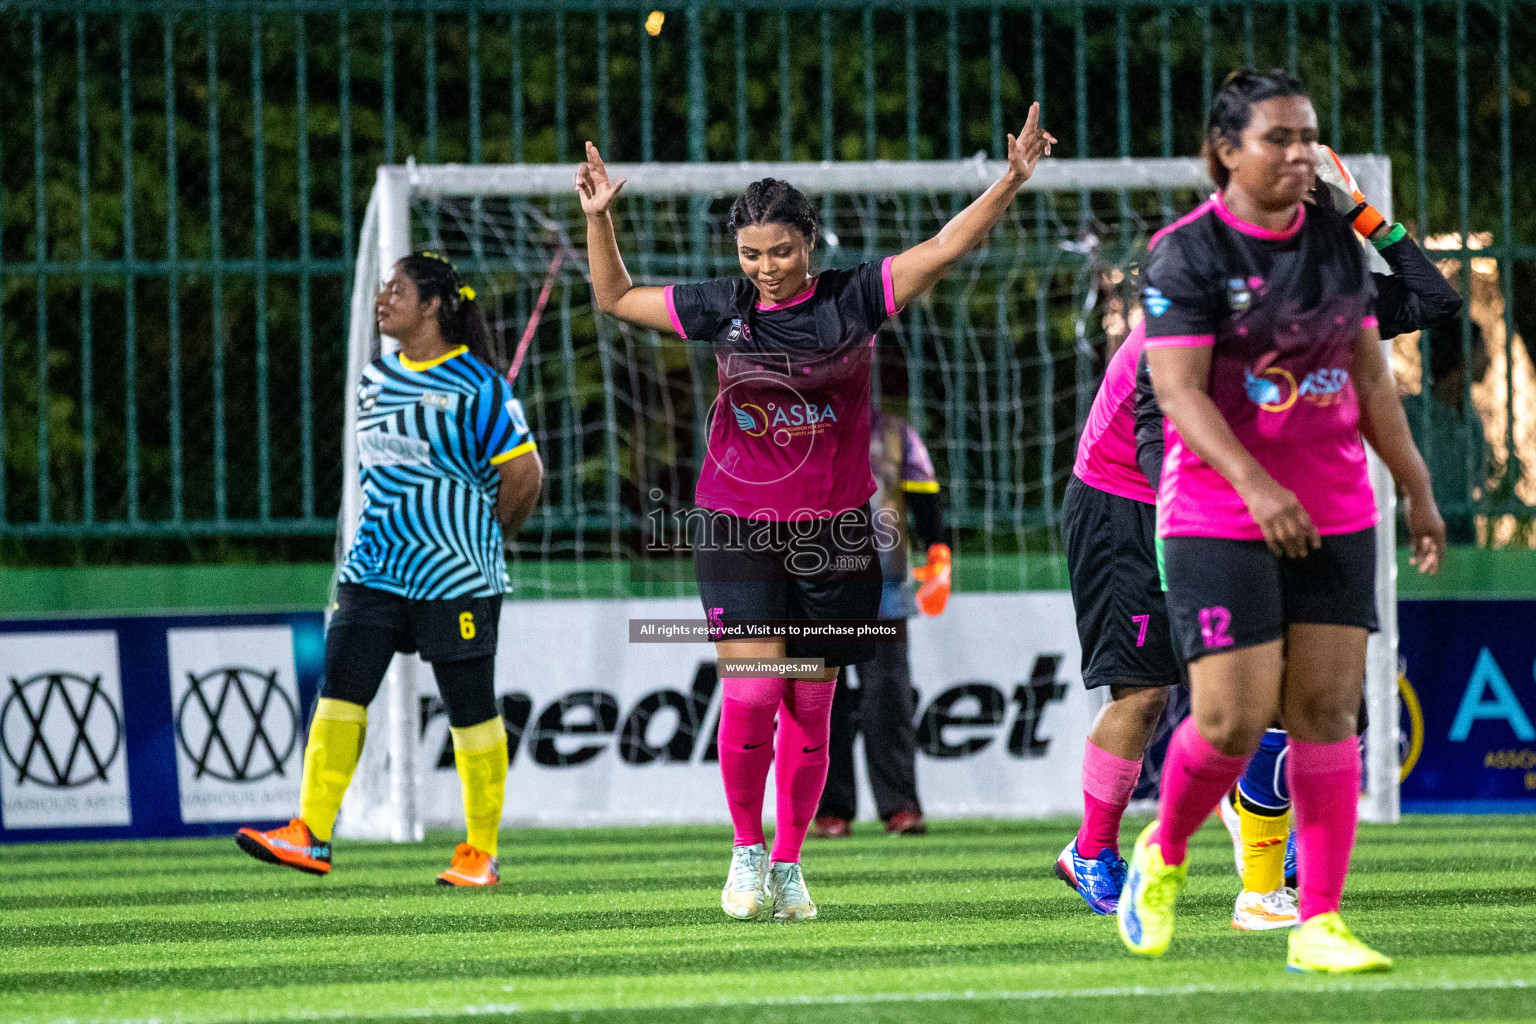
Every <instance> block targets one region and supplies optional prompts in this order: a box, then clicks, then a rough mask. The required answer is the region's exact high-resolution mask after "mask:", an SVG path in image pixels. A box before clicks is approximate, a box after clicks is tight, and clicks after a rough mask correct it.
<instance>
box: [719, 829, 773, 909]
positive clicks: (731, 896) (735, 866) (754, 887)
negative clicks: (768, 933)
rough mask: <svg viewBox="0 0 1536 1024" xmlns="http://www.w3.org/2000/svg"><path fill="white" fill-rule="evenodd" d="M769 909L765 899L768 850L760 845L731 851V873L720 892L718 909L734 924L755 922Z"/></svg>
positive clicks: (767, 901)
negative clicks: (734, 922) (733, 921)
mask: <svg viewBox="0 0 1536 1024" xmlns="http://www.w3.org/2000/svg"><path fill="white" fill-rule="evenodd" d="M772 907H773V903H772V902H771V901H770V899H769V897H768V848H767V847H766V846H764V845H763V844H762V843H753V844H752V845H751V846H738V847H736V848H735V849H733V850H731V871H730V874H728V875H726V877H725V888H724V889H721V890H720V909H721V910H723V911H725V912H726V914H727V916H730V917H734V918H735V919H736V920H738V921H755V920H757V919H758V918H760V917H762V916H763V915H764V914H766V913H767V912H768V911H769V910H770V909H771V908H772Z"/></svg>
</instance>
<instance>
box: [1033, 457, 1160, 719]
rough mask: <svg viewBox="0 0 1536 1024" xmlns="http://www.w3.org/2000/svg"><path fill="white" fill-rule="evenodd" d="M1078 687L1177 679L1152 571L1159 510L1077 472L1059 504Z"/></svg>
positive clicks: (1158, 584) (1155, 562)
mask: <svg viewBox="0 0 1536 1024" xmlns="http://www.w3.org/2000/svg"><path fill="white" fill-rule="evenodd" d="M1061 535H1062V539H1063V540H1065V541H1066V545H1067V576H1068V579H1069V581H1070V582H1071V585H1072V606H1073V608H1074V609H1075V610H1076V612H1077V638H1078V641H1079V642H1080V643H1081V644H1082V648H1083V685H1084V686H1086V687H1088V688H1089V689H1092V688H1094V687H1096V686H1110V685H1115V686H1172V685H1173V684H1174V683H1177V682H1178V681H1179V679H1180V675H1179V664H1178V661H1177V659H1175V658H1174V656H1173V642H1172V637H1171V636H1170V634H1169V632H1168V611H1167V605H1166V603H1165V602H1164V599H1163V588H1162V583H1161V581H1160V580H1159V579H1158V575H1157V508H1156V506H1154V505H1149V504H1147V503H1146V502H1143V501H1135V500H1133V499H1131V498H1122V497H1120V496H1119V495H1117V494H1109V493H1108V492H1106V491H1101V490H1099V489H1098V488H1097V487H1090V486H1089V485H1088V484H1085V483H1083V482H1082V481H1081V480H1079V479H1078V478H1077V477H1075V476H1074V477H1072V479H1070V480H1069V481H1067V493H1066V497H1065V499H1064V500H1063V501H1062V504H1061Z"/></svg>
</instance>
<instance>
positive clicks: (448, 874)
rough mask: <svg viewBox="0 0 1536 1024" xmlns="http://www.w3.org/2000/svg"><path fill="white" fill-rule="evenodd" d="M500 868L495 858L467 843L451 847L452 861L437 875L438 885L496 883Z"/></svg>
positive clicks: (498, 881)
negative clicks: (446, 868)
mask: <svg viewBox="0 0 1536 1024" xmlns="http://www.w3.org/2000/svg"><path fill="white" fill-rule="evenodd" d="M500 882H501V869H500V867H499V866H498V865H497V863H496V858H495V857H492V856H491V855H490V854H488V853H486V852H485V851H484V850H482V849H480V848H479V847H478V846H470V845H469V844H468V843H460V844H459V845H458V846H455V847H454V848H453V863H452V864H449V865H448V870H447V871H444V872H443V873H442V874H440V875H438V876H437V884H438V885H497V884H499V883H500Z"/></svg>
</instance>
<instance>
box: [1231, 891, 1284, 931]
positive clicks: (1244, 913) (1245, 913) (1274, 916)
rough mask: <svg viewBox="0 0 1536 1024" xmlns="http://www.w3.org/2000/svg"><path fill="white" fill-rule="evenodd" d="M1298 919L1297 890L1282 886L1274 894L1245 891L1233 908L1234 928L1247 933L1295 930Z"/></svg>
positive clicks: (1240, 894)
mask: <svg viewBox="0 0 1536 1024" xmlns="http://www.w3.org/2000/svg"><path fill="white" fill-rule="evenodd" d="M1296 919H1297V899H1296V890H1295V889H1291V888H1288V887H1286V886H1281V887H1280V888H1279V889H1276V890H1275V891H1274V892H1254V891H1253V890H1251V889H1244V890H1243V891H1242V892H1241V893H1239V894H1238V897H1237V902H1236V903H1235V904H1233V906H1232V927H1233V928H1237V929H1239V930H1240V931H1245V932H1267V931H1270V930H1271V929H1274V928H1294V927H1295V926H1296Z"/></svg>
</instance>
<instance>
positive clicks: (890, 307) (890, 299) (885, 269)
mask: <svg viewBox="0 0 1536 1024" xmlns="http://www.w3.org/2000/svg"><path fill="white" fill-rule="evenodd" d="M895 258H896V257H894V256H887V257H886V258H885V259H884V260H882V261H881V262H880V283H881V284H882V285H884V286H885V315H886V316H887V317H892V316H895V315H896V283H895V282H894V281H892V280H891V260H893V259H895Z"/></svg>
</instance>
